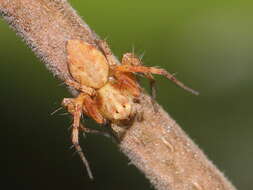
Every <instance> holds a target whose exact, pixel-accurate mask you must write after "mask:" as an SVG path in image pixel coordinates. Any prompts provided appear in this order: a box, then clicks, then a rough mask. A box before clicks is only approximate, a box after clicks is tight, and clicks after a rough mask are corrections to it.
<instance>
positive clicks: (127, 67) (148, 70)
mask: <svg viewBox="0 0 253 190" xmlns="http://www.w3.org/2000/svg"><path fill="white" fill-rule="evenodd" d="M114 69H115V70H116V71H120V72H131V73H150V74H151V73H152V74H158V75H163V76H165V77H166V78H167V79H169V80H171V81H172V82H174V83H175V84H176V85H177V86H179V87H181V88H183V89H184V90H186V91H189V92H191V93H192V94H195V95H198V94H199V93H198V92H197V91H195V90H193V89H191V88H189V87H187V86H186V85H184V84H183V83H182V82H180V81H179V80H177V79H176V77H175V76H174V75H173V74H170V73H169V72H168V71H166V70H165V69H158V68H155V67H145V66H132V65H119V66H116V67H115V68H114Z"/></svg>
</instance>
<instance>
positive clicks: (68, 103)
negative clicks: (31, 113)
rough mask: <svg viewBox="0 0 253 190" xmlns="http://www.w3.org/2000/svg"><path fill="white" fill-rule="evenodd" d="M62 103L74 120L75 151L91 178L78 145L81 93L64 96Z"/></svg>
mask: <svg viewBox="0 0 253 190" xmlns="http://www.w3.org/2000/svg"><path fill="white" fill-rule="evenodd" d="M62 105H63V106H65V107H66V108H67V110H68V112H69V113H71V114H72V115H73V118H74V121H73V125H72V143H73V146H74V147H75V149H76V151H77V153H78V154H79V156H80V158H81V160H82V162H83V163H84V165H85V167H86V170H87V172H88V175H89V177H90V178H91V179H93V175H92V172H91V170H90V166H89V163H88V161H87V159H86V158H85V156H84V153H83V151H82V148H81V146H80V145H79V127H80V118H81V114H82V106H83V97H82V94H81V95H79V96H78V97H77V98H64V99H63V101H62Z"/></svg>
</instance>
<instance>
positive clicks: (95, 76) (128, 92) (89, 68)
mask: <svg viewBox="0 0 253 190" xmlns="http://www.w3.org/2000/svg"><path fill="white" fill-rule="evenodd" d="M97 45H98V47H96V46H94V45H92V44H88V43H86V42H84V41H82V40H78V39H73V40H68V41H67V44H66V51H67V63H68V69H69V72H70V75H71V77H72V79H67V80H66V81H65V83H66V84H67V85H69V86H71V87H73V88H74V89H76V90H78V91H79V92H80V93H79V95H78V96H77V97H75V98H64V99H63V101H62V105H63V106H64V107H66V109H67V110H68V112H69V113H70V114H72V115H73V125H72V143H73V146H74V147H75V149H76V150H77V152H78V153H79V155H80V157H81V159H82V161H83V162H84V164H85V165H86V168H87V170H88V174H89V176H90V178H91V179H92V178H93V177H92V174H91V172H90V170H89V165H88V162H87V160H86V159H85V157H84V154H83V152H82V149H81V147H80V145H79V142H78V133H79V130H82V129H83V125H81V124H80V118H81V116H82V113H83V114H85V115H87V116H89V117H91V118H92V119H94V120H95V121H96V122H97V123H99V124H105V123H106V122H107V121H110V122H112V123H120V122H122V121H126V120H129V119H130V118H132V117H134V115H135V114H136V112H137V110H136V109H134V106H133V105H134V102H135V99H138V97H139V96H140V93H141V88H140V86H139V84H138V82H137V80H136V78H135V76H134V74H135V73H140V74H143V75H144V76H145V77H147V78H148V79H149V80H150V84H151V85H152V89H153V90H152V92H153V93H152V94H153V95H154V94H155V91H154V86H153V85H154V77H153V75H152V74H158V75H163V76H165V77H166V78H167V79H169V80H171V81H173V82H174V83H175V84H176V85H178V86H180V87H181V88H183V89H185V90H187V91H189V92H191V93H193V94H198V92H196V91H194V90H192V89H190V88H188V87H187V86H185V85H184V84H183V83H181V82H180V81H178V80H177V79H176V78H175V77H174V76H173V75H172V74H170V73H169V72H167V71H166V70H164V69H160V68H155V67H146V66H143V65H142V64H141V61H140V59H139V58H138V57H136V56H135V55H134V54H133V53H126V54H124V55H123V57H122V61H121V65H119V64H117V63H116V62H115V58H114V57H113V55H112V53H111V51H110V49H109V47H108V45H107V43H106V42H105V41H103V40H98V41H97Z"/></svg>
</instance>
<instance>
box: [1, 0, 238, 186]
mask: <svg viewBox="0 0 253 190" xmlns="http://www.w3.org/2000/svg"><path fill="white" fill-rule="evenodd" d="M0 14H1V15H2V16H3V18H4V19H5V20H6V21H7V22H8V23H9V24H10V26H11V27H12V28H13V29H14V30H15V31H16V32H17V34H19V35H20V36H21V37H22V39H24V41H25V42H26V43H27V44H28V46H29V47H30V48H32V50H33V51H34V52H35V54H36V55H37V56H38V57H39V58H40V59H41V60H42V61H43V62H44V63H45V64H46V66H47V68H48V69H49V70H50V71H51V72H52V73H53V74H54V75H55V76H57V78H59V79H60V80H65V79H67V78H69V77H70V75H69V72H68V69H67V65H66V50H65V44H66V41H67V40H69V39H83V40H84V41H86V42H88V43H91V44H95V40H96V39H98V36H97V35H96V34H95V33H94V32H93V31H92V30H91V29H90V28H89V26H88V25H87V24H86V23H85V22H84V21H82V19H81V18H80V17H79V16H78V15H77V14H76V12H75V11H74V10H73V9H72V8H71V6H70V5H69V4H68V2H67V1H65V0H0ZM74 93H76V92H74V91H72V94H74ZM157 106H158V105H157ZM139 109H141V110H142V111H143V113H144V115H143V120H142V121H137V120H136V121H134V122H133V124H132V125H131V126H130V127H129V128H124V127H122V126H117V125H113V126H112V128H113V130H114V132H115V133H116V134H117V136H118V137H120V139H121V140H120V142H119V147H120V150H121V151H122V152H123V153H125V154H126V156H128V157H129V159H130V160H131V162H132V163H133V164H134V165H136V166H137V168H139V169H140V170H141V171H142V172H143V173H144V174H145V176H146V177H147V178H148V179H149V180H150V182H151V183H152V184H153V185H154V186H155V188H156V189H159V190H165V189H167V190H168V189H169V190H191V189H192V190H193V189H195V190H204V189H205V190H207V189H210V190H218V189H219V190H234V189H235V188H234V187H233V186H232V184H231V183H230V182H229V181H228V180H227V179H226V178H225V177H224V175H223V174H222V173H221V172H220V171H219V170H218V169H217V168H216V167H215V166H214V165H213V164H212V163H211V162H210V161H209V160H208V159H207V157H206V156H205V155H204V154H203V152H202V151H201V150H200V149H199V148H198V147H197V146H196V145H195V144H194V143H193V142H192V140H191V139H190V138H189V137H188V136H187V135H186V134H185V133H184V132H183V131H182V129H181V128H180V126H179V125H178V124H177V123H176V122H175V121H174V120H173V119H172V118H171V117H170V116H169V115H168V114H167V113H166V112H165V111H164V110H163V109H162V108H161V107H160V106H158V110H157V112H154V110H153V107H152V103H151V99H150V97H149V96H147V95H145V94H142V95H141V102H140V106H139ZM196 119H197V118H196Z"/></svg>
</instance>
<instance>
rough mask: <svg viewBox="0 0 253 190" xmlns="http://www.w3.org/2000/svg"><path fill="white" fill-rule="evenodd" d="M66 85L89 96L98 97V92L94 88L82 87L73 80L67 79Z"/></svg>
mask: <svg viewBox="0 0 253 190" xmlns="http://www.w3.org/2000/svg"><path fill="white" fill-rule="evenodd" d="M65 83H66V84H67V85H68V86H71V87H73V88H75V89H77V90H79V91H81V92H83V93H85V94H88V95H90V96H94V95H96V90H94V89H93V88H90V87H88V86H85V85H81V84H80V83H78V82H76V81H74V80H71V79H67V80H65Z"/></svg>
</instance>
